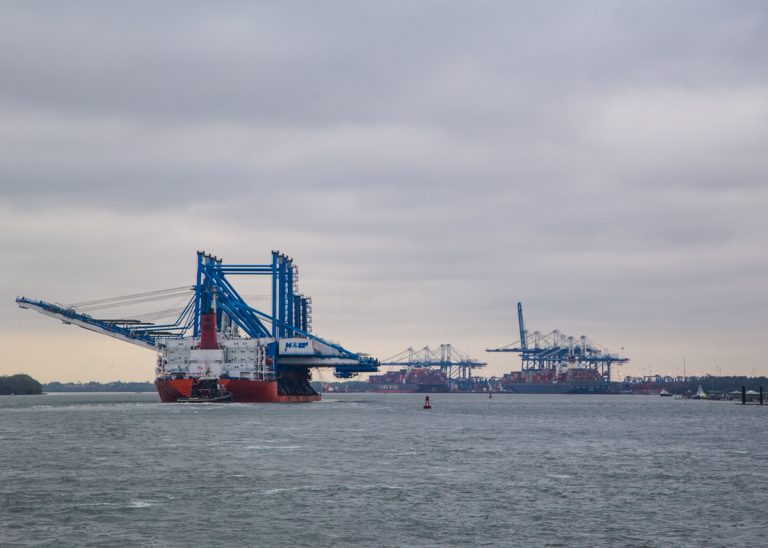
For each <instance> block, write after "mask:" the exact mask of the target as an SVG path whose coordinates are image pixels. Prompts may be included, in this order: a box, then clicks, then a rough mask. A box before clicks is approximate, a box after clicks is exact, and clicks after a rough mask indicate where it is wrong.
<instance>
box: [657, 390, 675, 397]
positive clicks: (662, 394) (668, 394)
mask: <svg viewBox="0 0 768 548" xmlns="http://www.w3.org/2000/svg"><path fill="white" fill-rule="evenodd" d="M659 396H661V397H662V398H669V397H671V396H672V393H671V392H667V389H666V388H662V389H661V392H659Z"/></svg>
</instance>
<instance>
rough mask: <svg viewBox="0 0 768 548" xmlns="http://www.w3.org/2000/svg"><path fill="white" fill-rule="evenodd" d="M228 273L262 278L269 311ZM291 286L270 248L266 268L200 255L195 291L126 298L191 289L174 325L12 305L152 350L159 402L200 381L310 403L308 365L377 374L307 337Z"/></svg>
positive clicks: (289, 271)
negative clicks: (244, 292) (248, 297)
mask: <svg viewBox="0 0 768 548" xmlns="http://www.w3.org/2000/svg"><path fill="white" fill-rule="evenodd" d="M234 276H266V277H268V278H269V279H270V285H271V292H270V296H269V298H270V301H271V308H272V310H271V313H269V314H268V313H266V312H263V311H261V310H259V309H257V308H254V307H252V306H250V305H249V304H248V303H246V301H245V300H244V299H243V297H241V295H240V294H239V293H238V292H237V290H236V289H235V286H234V285H233V284H232V282H231V281H230V279H229V278H230V277H234ZM297 285H298V269H297V267H296V266H295V265H294V264H293V260H292V259H291V258H289V257H287V256H286V255H284V254H282V253H279V252H277V251H273V252H272V262H271V263H270V264H226V263H223V261H222V260H221V259H219V258H218V257H214V256H212V255H210V254H207V253H205V252H202V251H199V252H198V253H197V277H196V282H195V285H194V286H192V287H188V288H174V289H173V290H162V291H157V292H150V293H146V294H141V295H138V296H136V295H134V296H128V297H133V298H134V299H133V300H134V301H137V302H144V301H150V300H152V299H156V298H159V297H158V295H160V296H162V295H163V294H164V293H163V292H164V291H165V292H171V293H166V294H170V295H177V294H179V293H183V291H184V290H186V291H188V292H190V293H191V297H190V299H189V301H188V302H187V303H186V305H185V306H183V307H182V309H181V311H180V313H179V315H178V316H177V317H176V319H175V321H173V322H168V323H161V324H155V323H153V322H150V321H143V320H142V319H135V318H132V319H98V318H95V317H94V316H92V315H91V314H88V313H86V312H84V311H83V310H82V309H81V308H87V307H84V306H82V305H83V303H80V305H79V306H78V305H74V306H64V305H59V304H53V303H49V302H46V301H40V300H34V299H28V298H26V297H19V298H17V299H16V302H17V303H18V305H19V306H20V307H22V308H29V309H33V310H36V311H38V312H41V313H43V314H46V315H48V316H52V317H54V318H58V319H60V320H62V321H63V322H64V323H67V324H74V325H77V326H80V327H83V328H85V329H89V330H91V331H95V332H98V333H101V334H104V335H108V336H111V337H115V338H117V339H120V340H123V341H126V342H130V343H133V344H136V345H139V346H142V347H144V348H148V349H152V350H155V351H156V352H157V367H156V380H155V385H156V386H157V389H158V393H159V395H160V398H161V400H162V401H163V402H175V401H177V400H179V399H182V398H190V397H191V396H192V393H193V387H197V386H199V385H200V384H201V382H203V381H206V382H207V381H216V389H217V390H221V391H222V392H223V393H229V394H231V395H232V399H233V401H236V402H238V401H239V402H306V401H315V400H318V399H320V395H319V394H317V392H315V391H314V390H313V389H312V387H311V385H310V383H309V381H310V378H311V376H310V370H311V368H321V367H322V368H330V369H332V370H333V371H334V375H335V376H336V377H338V378H350V377H352V376H354V375H356V374H357V373H360V372H375V371H377V370H378V367H377V364H378V362H377V361H376V360H375V359H373V358H370V357H368V356H366V355H363V354H358V353H355V352H351V351H349V350H347V349H345V348H344V347H342V346H340V345H339V344H337V343H334V342H330V341H327V340H325V339H322V338H320V337H318V336H317V335H314V334H312V333H311V325H312V323H311V311H312V308H311V300H310V299H309V298H308V297H306V296H304V295H302V294H300V293H299V292H298V290H297V289H298V287H297ZM173 291H175V292H176V293H172V292H173ZM128 297H120V298H118V299H123V300H122V301H118V302H127V301H126V299H127V298H128ZM107 301H109V299H102V300H99V301H90V302H89V303H86V304H89V305H90V306H92V307H93V306H94V305H93V303H101V307H100V306H95V308H97V309H98V308H103V307H104V305H103V303H104V302H107Z"/></svg>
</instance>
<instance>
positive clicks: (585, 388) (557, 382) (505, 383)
mask: <svg viewBox="0 0 768 548" xmlns="http://www.w3.org/2000/svg"><path fill="white" fill-rule="evenodd" d="M563 369H565V370H564V371H563ZM500 385H501V388H502V390H503V391H505V392H513V393H516V394H605V393H606V392H608V390H609V387H610V383H609V382H607V381H606V380H605V379H604V378H603V377H602V376H601V375H600V374H599V372H597V371H595V370H594V369H588V368H580V367H570V368H568V367H567V366H566V367H564V368H561V371H560V372H558V371H557V370H553V369H526V370H523V371H513V372H511V373H507V374H505V375H504V376H503V377H502V378H501V381H500Z"/></svg>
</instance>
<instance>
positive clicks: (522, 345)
mask: <svg viewBox="0 0 768 548" xmlns="http://www.w3.org/2000/svg"><path fill="white" fill-rule="evenodd" d="M517 318H518V326H519V329H520V338H519V340H517V341H515V342H513V343H511V344H508V345H506V346H502V347H500V348H488V349H486V352H515V353H517V354H520V360H521V364H522V371H523V372H526V371H528V372H534V371H536V372H539V371H541V372H544V371H556V370H557V369H558V367H562V366H565V367H567V366H569V365H570V366H571V367H579V368H584V369H590V370H593V371H595V372H597V373H599V376H600V378H602V379H603V380H604V381H606V382H608V381H610V379H611V367H612V366H613V365H614V364H622V363H626V362H628V361H629V358H624V357H621V356H619V355H618V354H612V353H610V352H608V351H607V350H606V349H604V348H602V347H601V346H599V345H598V344H596V343H594V342H593V341H591V340H590V339H588V338H587V337H586V336H585V335H582V336H581V337H578V338H576V337H572V336H569V335H565V334H563V333H561V332H560V331H559V330H557V329H554V330H552V331H550V332H548V333H543V334H542V333H541V332H540V331H534V332H533V333H530V334H529V333H528V331H527V330H526V328H525V321H524V319H523V305H522V303H517Z"/></svg>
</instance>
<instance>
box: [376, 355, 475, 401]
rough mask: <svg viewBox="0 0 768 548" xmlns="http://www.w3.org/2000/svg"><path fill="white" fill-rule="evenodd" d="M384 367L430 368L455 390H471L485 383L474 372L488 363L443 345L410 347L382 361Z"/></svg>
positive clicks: (381, 364)
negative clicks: (476, 385)
mask: <svg viewBox="0 0 768 548" xmlns="http://www.w3.org/2000/svg"><path fill="white" fill-rule="evenodd" d="M379 365H380V366H384V367H401V368H406V369H412V368H428V369H435V370H439V371H440V372H441V373H442V374H443V375H444V376H445V378H446V379H447V381H448V385H449V387H450V388H451V389H453V390H466V389H470V388H471V385H474V384H476V382H485V379H482V378H480V377H477V375H475V374H474V373H473V370H475V369H480V368H483V367H485V366H486V365H488V364H487V362H481V361H480V360H477V359H475V358H472V357H470V356H469V355H468V354H466V353H464V352H462V351H460V350H458V349H457V348H456V347H455V346H453V345H451V344H441V345H439V346H438V347H436V348H431V347H429V346H424V347H423V348H419V349H414V348H413V347H408V348H406V349H405V350H403V351H401V352H398V353H397V354H395V355H394V356H390V357H389V358H386V359H384V360H382V361H381V363H380V364H379Z"/></svg>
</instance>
